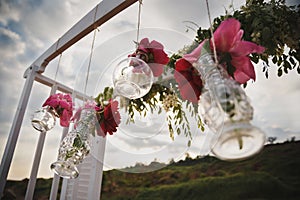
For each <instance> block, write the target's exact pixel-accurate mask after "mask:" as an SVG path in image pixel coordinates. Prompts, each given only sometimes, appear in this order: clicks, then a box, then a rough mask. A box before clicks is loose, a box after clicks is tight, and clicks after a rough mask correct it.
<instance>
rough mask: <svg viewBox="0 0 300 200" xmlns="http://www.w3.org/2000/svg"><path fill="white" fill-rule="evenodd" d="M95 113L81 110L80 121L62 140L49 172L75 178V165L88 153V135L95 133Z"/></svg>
mask: <svg viewBox="0 0 300 200" xmlns="http://www.w3.org/2000/svg"><path fill="white" fill-rule="evenodd" d="M95 123H96V113H95V110H94V109H83V110H82V111H81V114H80V119H79V121H77V122H76V123H75V124H74V129H73V130H72V131H70V132H69V133H68V134H67V135H66V137H64V139H63V140H62V142H61V144H60V148H59V154H58V160H57V161H56V162H54V163H52V164H51V166H50V168H51V170H52V171H53V172H54V173H55V174H57V175H59V176H60V177H63V178H68V179H71V178H77V177H78V176H79V171H78V168H77V165H78V164H80V163H81V162H82V161H83V159H84V158H85V157H86V156H87V155H88V154H89V152H90V135H91V134H92V135H94V133H95Z"/></svg>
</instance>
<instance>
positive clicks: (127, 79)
mask: <svg viewBox="0 0 300 200" xmlns="http://www.w3.org/2000/svg"><path fill="white" fill-rule="evenodd" d="M113 83H114V92H115V95H116V96H117V95H120V96H124V97H126V98H129V99H137V98H141V97H143V96H144V95H146V94H147V93H148V92H149V91H150V89H151V87H152V83H153V72H152V70H151V68H150V67H149V65H148V64H147V63H146V62H145V61H143V60H142V59H140V58H137V57H127V58H126V59H123V60H122V61H120V62H119V63H118V64H117V65H116V67H115V69H114V72H113Z"/></svg>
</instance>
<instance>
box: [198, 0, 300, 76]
mask: <svg viewBox="0 0 300 200" xmlns="http://www.w3.org/2000/svg"><path fill="white" fill-rule="evenodd" d="M230 17H234V18H236V19H238V20H239V21H240V22H241V26H242V27H241V28H242V29H243V30H244V35H243V37H244V38H243V39H244V40H246V41H252V42H255V43H256V44H259V45H261V46H264V47H265V48H266V50H265V52H264V53H263V54H261V55H257V54H252V55H251V60H252V61H253V62H255V63H258V62H259V60H262V61H263V62H264V65H263V69H262V71H263V72H264V73H265V76H266V77H267V78H268V75H269V74H268V68H269V59H270V60H271V61H272V63H273V64H276V65H277V66H278V73H277V75H278V76H282V74H283V73H286V74H287V73H288V72H289V71H290V70H294V69H296V70H297V72H298V73H299V74H300V64H299V63H300V31H299V30H300V6H299V4H298V5H293V6H287V5H286V3H285V0H271V1H265V0H247V1H246V4H245V5H244V6H242V7H241V8H240V9H239V10H235V11H234V12H233V14H230V13H229V12H228V11H227V12H226V15H225V16H219V17H217V18H215V19H214V21H213V30H215V29H216V28H217V27H218V26H219V24H220V23H221V21H223V20H224V19H227V18H230ZM210 37H211V34H210V30H209V29H202V28H201V27H200V28H199V30H198V31H197V36H196V41H197V42H198V43H200V42H201V41H203V40H204V39H206V38H210Z"/></svg>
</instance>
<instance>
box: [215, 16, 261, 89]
mask: <svg viewBox="0 0 300 200" xmlns="http://www.w3.org/2000/svg"><path fill="white" fill-rule="evenodd" d="M240 28H241V24H240V22H239V21H238V20H236V19H234V18H229V19H227V20H225V21H223V22H222V23H221V24H220V26H219V27H218V28H217V30H216V31H215V32H214V40H215V45H216V50H217V52H218V53H219V54H220V56H221V57H222V56H223V55H224V54H226V53H229V54H230V57H231V64H232V66H234V67H235V71H234V79H235V80H236V81H238V82H239V83H241V84H243V83H246V82H247V81H248V80H249V79H253V80H255V71H254V66H253V64H252V63H251V61H250V58H249V54H251V53H263V52H264V50H265V48H264V47H262V46H259V45H257V44H255V43H253V42H248V41H244V40H242V36H243V34H244V31H243V30H242V29H240ZM211 46H212V44H211ZM222 54H223V55H222ZM221 60H222V58H221Z"/></svg>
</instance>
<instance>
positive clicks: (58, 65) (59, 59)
mask: <svg viewBox="0 0 300 200" xmlns="http://www.w3.org/2000/svg"><path fill="white" fill-rule="evenodd" d="M61 57H62V53H61V54H60V55H59V58H58V62H57V67H56V72H55V75H54V81H56V78H57V73H58V70H59V67H60V61H61Z"/></svg>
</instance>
